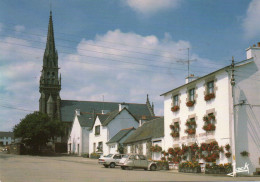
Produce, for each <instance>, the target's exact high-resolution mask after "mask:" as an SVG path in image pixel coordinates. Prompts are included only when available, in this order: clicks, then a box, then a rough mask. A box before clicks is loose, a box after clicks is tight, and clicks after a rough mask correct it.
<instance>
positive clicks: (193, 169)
mask: <svg viewBox="0 0 260 182" xmlns="http://www.w3.org/2000/svg"><path fill="white" fill-rule="evenodd" d="M178 171H179V172H183V173H201V167H200V165H199V164H198V162H183V163H180V164H179V169H178Z"/></svg>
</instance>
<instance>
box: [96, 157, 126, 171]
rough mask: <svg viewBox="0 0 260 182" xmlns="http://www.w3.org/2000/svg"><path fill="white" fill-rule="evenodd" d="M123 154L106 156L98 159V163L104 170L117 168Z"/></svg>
mask: <svg viewBox="0 0 260 182" xmlns="http://www.w3.org/2000/svg"><path fill="white" fill-rule="evenodd" d="M122 156H123V154H108V155H106V156H102V157H100V158H99V159H98V163H99V164H101V165H103V166H105V167H106V168H108V167H110V168H114V167H115V166H118V164H119V161H120V160H121V159H122Z"/></svg>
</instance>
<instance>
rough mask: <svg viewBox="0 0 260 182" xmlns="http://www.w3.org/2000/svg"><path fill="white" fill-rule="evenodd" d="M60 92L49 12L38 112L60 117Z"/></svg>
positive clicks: (59, 79) (56, 55)
mask: <svg viewBox="0 0 260 182" xmlns="http://www.w3.org/2000/svg"><path fill="white" fill-rule="evenodd" d="M60 90H61V78H59V67H58V53H57V50H56V48H55V40H54V29H53V21H52V11H50V17H49V25H48V33H47V42H46V48H45V52H44V55H43V67H42V72H41V78H40V88H39V92H40V93H41V98H40V103H39V106H40V107H39V110H40V112H42V113H48V114H49V115H51V116H52V117H58V118H59V115H60V112H59V109H60V100H61V99H60Z"/></svg>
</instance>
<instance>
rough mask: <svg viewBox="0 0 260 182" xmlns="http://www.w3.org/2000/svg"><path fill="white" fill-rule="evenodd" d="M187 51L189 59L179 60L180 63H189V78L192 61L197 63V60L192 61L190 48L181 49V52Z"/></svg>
mask: <svg viewBox="0 0 260 182" xmlns="http://www.w3.org/2000/svg"><path fill="white" fill-rule="evenodd" d="M183 50H187V51H188V59H187V60H178V61H177V62H178V63H187V64H188V78H189V77H190V62H192V61H197V59H192V60H190V48H189V47H188V48H184V49H179V51H183Z"/></svg>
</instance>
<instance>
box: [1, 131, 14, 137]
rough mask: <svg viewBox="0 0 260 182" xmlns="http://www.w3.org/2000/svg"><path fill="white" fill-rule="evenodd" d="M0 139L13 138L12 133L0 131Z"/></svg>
mask: <svg viewBox="0 0 260 182" xmlns="http://www.w3.org/2000/svg"><path fill="white" fill-rule="evenodd" d="M0 137H11V138H14V133H13V132H6V131H0Z"/></svg>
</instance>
